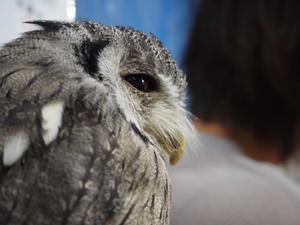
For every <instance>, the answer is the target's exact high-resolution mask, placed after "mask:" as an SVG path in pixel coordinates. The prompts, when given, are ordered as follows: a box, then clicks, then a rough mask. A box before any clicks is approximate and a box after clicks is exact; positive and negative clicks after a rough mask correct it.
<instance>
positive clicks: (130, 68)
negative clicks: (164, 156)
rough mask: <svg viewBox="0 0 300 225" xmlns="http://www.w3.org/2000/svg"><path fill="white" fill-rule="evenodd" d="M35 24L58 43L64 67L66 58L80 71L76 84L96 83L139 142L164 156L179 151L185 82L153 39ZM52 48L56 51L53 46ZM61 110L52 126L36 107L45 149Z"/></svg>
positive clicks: (121, 31)
mask: <svg viewBox="0 0 300 225" xmlns="http://www.w3.org/2000/svg"><path fill="white" fill-rule="evenodd" d="M43 23H44V24H43ZM48 23H49V24H48ZM36 24H39V25H42V26H44V31H45V32H50V33H49V34H50V36H49V39H51V38H54V39H55V41H58V40H61V41H62V42H63V45H62V46H63V48H65V49H64V50H62V53H64V54H65V53H67V54H70V57H66V58H65V59H66V61H64V63H66V62H67V63H69V62H70V61H68V60H69V58H72V59H73V60H74V61H72V63H74V64H72V65H74V67H76V69H77V68H80V70H81V75H82V79H81V80H84V79H85V80H86V77H87V76H88V77H89V79H91V78H92V79H93V80H94V82H93V83H94V84H96V85H97V83H98V84H99V85H100V83H101V85H103V86H104V87H106V88H107V90H106V92H107V93H109V94H110V95H111V96H113V97H114V99H115V101H116V104H117V105H118V107H119V109H120V110H121V111H122V112H123V114H124V116H125V117H126V120H127V121H128V122H129V123H132V124H134V127H136V128H137V129H138V130H139V132H140V133H141V134H142V135H141V136H143V137H146V139H150V140H152V141H150V142H153V140H156V142H157V143H158V146H157V147H160V148H163V149H164V150H166V151H167V152H168V154H169V155H170V156H171V155H172V154H175V155H176V154H177V153H178V152H181V151H182V149H181V148H182V146H183V144H182V143H183V141H182V140H183V139H185V134H184V130H185V129H187V127H188V120H187V119H186V110H185V105H184V89H185V86H186V85H185V79H184V76H183V73H182V72H181V71H180V70H179V69H178V68H177V65H176V63H175V62H174V60H173V59H172V58H171V57H170V55H169V53H168V52H167V51H166V50H165V49H164V48H163V47H162V45H161V43H160V42H159V41H158V40H157V39H156V38H155V37H149V36H147V35H145V34H143V33H141V32H138V31H135V30H133V29H130V28H124V27H117V28H114V27H109V26H105V25H99V24H92V23H80V24H62V23H59V22H58V23H51V22H46V24H45V22H41V23H39V22H37V23H36ZM47 26H48V27H47ZM38 32H43V31H38ZM51 35H53V36H51ZM49 43H50V42H49ZM49 43H48V42H45V44H47V45H48V44H49ZM48 48H49V47H48ZM55 48H57V50H58V51H60V49H59V47H58V46H55ZM55 51H56V50H53V53H52V49H50V53H51V54H54V52H55ZM50 53H49V54H50ZM63 60H64V59H63ZM92 79H91V80H92ZM99 89H100V88H99ZM95 90H97V89H95ZM48 104H51V102H50V103H49V102H48ZM63 104H64V103H63V101H62V104H61V105H62V107H56V108H57V110H56V113H54V114H55V115H57V118H58V119H56V120H54V118H56V116H55V117H53V116H51V115H50V116H49V117H48V116H45V115H46V114H47V113H46V114H45V113H43V111H45V110H46V109H48V105H47V104H46V105H44V106H42V109H41V114H42V124H41V126H42V129H43V133H42V138H43V140H44V143H45V144H46V145H47V144H50V143H51V142H52V141H54V140H55V138H56V137H57V135H58V132H59V127H60V126H61V121H62V111H63ZM100 107H101V106H100ZM50 108H52V107H50ZM54 108H55V107H54ZM46 111H47V110H46ZM50 111H51V110H50ZM44 114H45V115H44ZM54 114H53V115H54ZM43 115H44V116H43ZM47 121H52V122H51V124H52V123H53V124H54V125H49V124H50V123H47ZM43 122H44V123H43ZM178 146H179V148H180V149H178Z"/></svg>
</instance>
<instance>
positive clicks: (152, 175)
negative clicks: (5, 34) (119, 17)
mask: <svg viewBox="0 0 300 225" xmlns="http://www.w3.org/2000/svg"><path fill="white" fill-rule="evenodd" d="M31 23H33V24H36V25H39V26H41V27H42V29H41V30H36V31H31V32H28V33H25V34H24V35H23V36H22V37H21V38H19V39H16V40H15V41H13V42H11V43H8V44H6V45H5V46H4V47H3V48H2V49H1V50H0V105H1V108H0V154H4V153H5V152H4V150H5V146H8V144H7V142H8V140H9V138H8V137H14V135H15V134H16V133H18V132H20V131H21V132H23V133H24V134H26V135H28V141H29V143H30V144H29V147H28V149H26V151H25V152H24V153H22V154H21V155H20V157H21V158H20V160H18V161H16V162H14V161H13V162H14V164H13V165H10V166H7V165H4V164H5V163H3V160H2V159H1V163H0V164H1V165H0V224H41V225H42V224H45V225H46V224H169V207H170V182H169V177H168V174H167V171H166V166H165V161H166V160H167V158H168V155H167V154H166V152H165V151H164V150H163V147H162V146H161V145H160V143H159V141H158V140H157V138H156V136H155V135H154V133H153V132H152V133H151V131H148V130H153V129H155V128H153V127H152V126H154V125H153V123H152V122H151V121H152V120H150V119H151V118H152V116H151V115H152V114H151V113H153V112H152V111H151V110H150V109H152V110H153V108H154V109H155V107H156V105H157V104H163V105H164V107H166V108H168V109H170V110H173V111H174V110H176V107H177V106H176V105H183V101H184V92H185V86H186V82H185V78H184V76H183V74H182V72H181V71H180V69H179V68H178V67H177V64H176V62H175V61H174V60H173V59H172V57H171V56H170V54H169V53H168V51H167V50H165V49H164V48H163V47H162V45H161V43H160V42H159V41H158V40H157V39H156V38H155V37H153V36H152V37H149V36H147V35H145V34H143V33H141V32H139V31H136V30H134V29H131V28H125V27H110V26H106V25H102V24H96V23H91V22H80V23H62V22H54V21H34V22H31ZM111 54H112V55H111ZM114 54H115V55H114ZM115 56H118V57H119V58H118V57H115ZM114 57H115V58H114ZM111 60H112V61H111ZM111 65H113V66H111ZM110 71H112V72H111V73H110ZM126 74H147V75H149V74H150V75H151V76H153V77H154V79H156V80H157V82H158V84H159V85H160V86H159V88H160V89H158V90H155V91H154V92H153V93H142V92H139V91H137V90H135V89H134V88H132V86H130V85H128V83H126V81H124V79H123V77H122V76H125V75H126ZM159 76H164V77H166V78H168V79H169V81H170V83H163V82H166V81H161V80H159V79H160V78H159ZM167 82H168V81H167ZM167 86H172V88H171V87H170V90H175V92H176V93H169V92H166V91H165V89H164V88H169V87H167ZM123 98H124V99H123ZM56 102H60V103H62V104H63V105H59V107H63V113H62V119H61V120H62V121H61V122H59V124H58V125H55V126H54V125H53V126H54V128H51V126H52V124H49V126H50V128H49V129H54V131H53V132H54V136H53V138H52V139H51V140H50V141H49V143H48V142H47V141H45V136H44V134H45V132H47V131H46V130H45V127H43V123H44V122H45V121H44V120H47V118H44V117H43V108H44V107H45V106H46V105H49V104H50V105H51V104H52V103H56ZM59 107H58V108H57V109H58V111H59V110H60V108H59ZM178 107H179V106H178ZM57 109H56V111H54V112H52V111H51V110H54V108H53V109H51V110H49V112H48V113H50V114H51V113H57V112H58V111H57ZM47 115H48V114H47ZM184 116H185V115H184ZM149 118H150V119H149ZM51 119H52V120H54V121H55V120H59V119H57V116H56V114H55V117H54V118H51ZM52 120H49V121H52ZM49 121H48V122H49ZM51 123H52V122H51ZM154 124H155V123H154ZM43 129H44V130H43ZM55 129H58V133H57V135H56V133H55ZM166 129H167V128H166ZM51 132H52V131H51ZM26 137H27V136H26ZM12 140H15V139H12ZM16 140H17V139H16ZM23 141H24V140H23ZM20 143H22V142H20ZM13 144H14V143H13ZM15 144H16V145H17V144H18V143H15ZM7 148H8V147H7ZM8 149H9V148H8ZM7 151H8V150H7ZM9 151H10V150H9ZM5 154H10V152H8V153H7V152H6V153H5Z"/></svg>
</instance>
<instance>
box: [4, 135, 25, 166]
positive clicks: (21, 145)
mask: <svg viewBox="0 0 300 225" xmlns="http://www.w3.org/2000/svg"><path fill="white" fill-rule="evenodd" d="M29 143H30V140H29V136H28V134H27V133H25V132H24V131H19V132H17V133H16V134H14V135H11V136H9V137H8V138H7V139H6V141H5V144H4V151H3V165H5V166H11V165H12V164H14V163H15V162H16V161H18V160H19V159H20V158H21V157H22V155H23V153H24V152H25V151H26V149H27V148H28V146H29Z"/></svg>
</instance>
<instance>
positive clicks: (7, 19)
mask: <svg viewBox="0 0 300 225" xmlns="http://www.w3.org/2000/svg"><path fill="white" fill-rule="evenodd" d="M36 19H49V20H65V21H74V20H75V0H0V46H1V45H3V44H4V43H6V42H8V41H10V40H12V39H14V38H16V37H18V36H19V35H20V34H21V33H23V32H25V31H28V30H31V29H33V28H34V26H33V25H29V24H24V23H22V22H24V21H29V20H36Z"/></svg>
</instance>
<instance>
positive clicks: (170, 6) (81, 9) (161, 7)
mask: <svg viewBox="0 0 300 225" xmlns="http://www.w3.org/2000/svg"><path fill="white" fill-rule="evenodd" d="M194 5H195V0H194V1H193V0H186V1H185V0H77V1H76V10H77V11H76V18H77V20H78V19H79V20H80V19H88V20H94V21H98V22H102V23H106V24H111V25H126V26H131V27H134V28H136V29H138V30H142V31H144V32H146V33H149V32H151V33H154V34H155V35H156V36H157V37H158V38H159V39H160V40H161V41H162V42H163V43H164V45H165V46H166V47H167V49H169V50H170V51H171V53H172V54H173V56H174V57H175V58H176V59H177V60H178V61H179V62H181V61H182V54H183V50H184V46H185V43H186V40H187V37H188V30H189V27H190V25H191V22H190V21H191V18H192V15H193V14H192V13H191V12H192V9H193V8H194Z"/></svg>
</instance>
